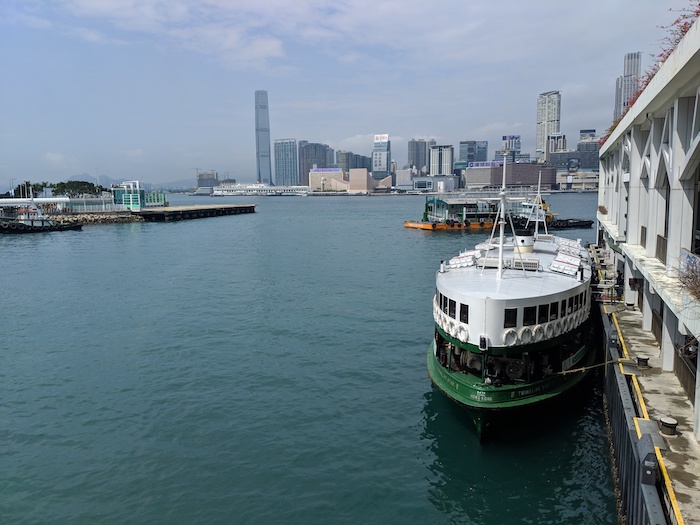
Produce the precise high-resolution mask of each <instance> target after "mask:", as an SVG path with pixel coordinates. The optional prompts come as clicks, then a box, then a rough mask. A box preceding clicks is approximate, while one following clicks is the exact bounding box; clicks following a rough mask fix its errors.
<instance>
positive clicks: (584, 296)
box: [581, 293, 588, 304]
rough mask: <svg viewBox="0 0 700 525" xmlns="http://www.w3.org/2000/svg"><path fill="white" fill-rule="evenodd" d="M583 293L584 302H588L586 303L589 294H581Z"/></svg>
mask: <svg viewBox="0 0 700 525" xmlns="http://www.w3.org/2000/svg"><path fill="white" fill-rule="evenodd" d="M581 295H583V304H586V303H587V302H588V294H587V293H584V294H581Z"/></svg>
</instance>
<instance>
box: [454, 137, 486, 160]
mask: <svg viewBox="0 0 700 525" xmlns="http://www.w3.org/2000/svg"><path fill="white" fill-rule="evenodd" d="M488 155H489V142H488V140H463V141H461V142H460V143H459V160H460V161H461V162H486V161H487V160H488Z"/></svg>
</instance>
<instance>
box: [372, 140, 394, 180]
mask: <svg viewBox="0 0 700 525" xmlns="http://www.w3.org/2000/svg"><path fill="white" fill-rule="evenodd" d="M390 175H391V142H390V141H389V135H388V134H386V133H384V134H381V135H375V136H374V149H373V150H372V178H373V179H375V180H382V179H384V178H386V177H389V176H390Z"/></svg>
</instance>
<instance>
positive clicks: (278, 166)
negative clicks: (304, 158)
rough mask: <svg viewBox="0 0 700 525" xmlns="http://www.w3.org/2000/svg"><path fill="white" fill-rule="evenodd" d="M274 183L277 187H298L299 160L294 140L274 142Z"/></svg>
mask: <svg viewBox="0 0 700 525" xmlns="http://www.w3.org/2000/svg"><path fill="white" fill-rule="evenodd" d="M274 151H275V182H276V183H277V185H278V186H298V185H299V158H298V156H297V141H296V139H277V140H275V147H274Z"/></svg>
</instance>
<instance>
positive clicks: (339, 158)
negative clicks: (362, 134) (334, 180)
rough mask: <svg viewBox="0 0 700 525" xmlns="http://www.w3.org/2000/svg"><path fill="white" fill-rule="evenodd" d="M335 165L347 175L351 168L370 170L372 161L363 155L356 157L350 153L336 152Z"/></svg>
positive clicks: (356, 155)
mask: <svg viewBox="0 0 700 525" xmlns="http://www.w3.org/2000/svg"><path fill="white" fill-rule="evenodd" d="M335 164H336V166H338V167H339V168H340V169H341V170H343V172H344V173H349V172H350V170H351V169H353V168H367V170H371V169H372V159H371V158H369V157H366V156H364V155H358V154H356V153H353V152H352V151H336V153H335Z"/></svg>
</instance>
